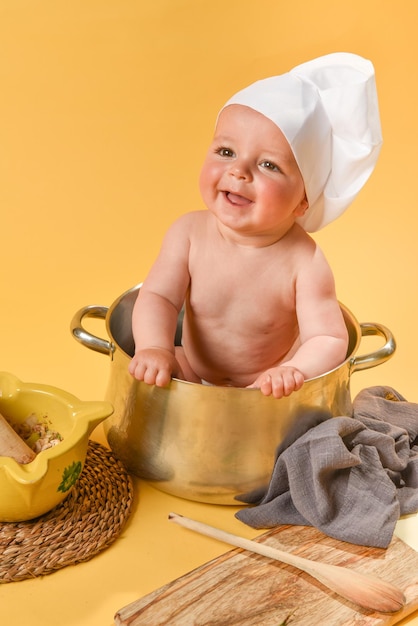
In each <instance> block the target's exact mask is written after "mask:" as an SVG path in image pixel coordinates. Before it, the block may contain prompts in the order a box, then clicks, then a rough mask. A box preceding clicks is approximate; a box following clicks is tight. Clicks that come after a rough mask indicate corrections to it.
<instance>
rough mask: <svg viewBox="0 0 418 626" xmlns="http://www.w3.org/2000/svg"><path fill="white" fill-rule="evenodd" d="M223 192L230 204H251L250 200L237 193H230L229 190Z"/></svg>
mask: <svg viewBox="0 0 418 626" xmlns="http://www.w3.org/2000/svg"><path fill="white" fill-rule="evenodd" d="M224 193H225V196H226V198H227V199H228V201H229V202H230V203H231V204H235V205H236V206H248V205H249V204H251V200H249V199H248V198H245V197H244V196H240V195H239V194H237V193H232V192H231V191H225V192H224Z"/></svg>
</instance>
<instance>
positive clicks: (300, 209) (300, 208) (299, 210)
mask: <svg viewBox="0 0 418 626" xmlns="http://www.w3.org/2000/svg"><path fill="white" fill-rule="evenodd" d="M308 209H309V202H308V198H307V197H306V194H305V197H304V198H303V200H301V201H300V203H299V204H298V205H297V207H296V209H295V215H296V217H302V215H305V213H306V211H307V210H308Z"/></svg>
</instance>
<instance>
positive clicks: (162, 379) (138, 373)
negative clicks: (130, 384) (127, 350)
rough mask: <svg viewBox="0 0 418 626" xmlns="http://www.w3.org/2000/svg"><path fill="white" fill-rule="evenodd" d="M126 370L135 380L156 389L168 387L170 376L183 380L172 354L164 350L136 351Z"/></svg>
mask: <svg viewBox="0 0 418 626" xmlns="http://www.w3.org/2000/svg"><path fill="white" fill-rule="evenodd" d="M128 370H129V373H130V374H132V376H134V377H135V378H136V379H137V380H143V381H144V383H147V385H157V387H165V386H166V385H168V383H169V382H170V380H171V377H172V376H176V377H178V378H183V372H182V371H181V368H180V366H179V364H178V362H177V359H176V358H175V356H174V354H173V353H172V352H170V350H165V349H164V348H145V349H144V350H138V352H136V353H135V356H134V357H133V359H132V361H131V362H130V364H129V367H128Z"/></svg>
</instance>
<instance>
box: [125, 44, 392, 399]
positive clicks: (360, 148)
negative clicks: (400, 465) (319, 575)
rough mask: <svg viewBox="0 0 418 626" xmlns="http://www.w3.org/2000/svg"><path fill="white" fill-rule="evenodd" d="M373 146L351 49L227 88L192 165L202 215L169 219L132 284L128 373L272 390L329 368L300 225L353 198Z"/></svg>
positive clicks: (334, 352)
mask: <svg viewBox="0 0 418 626" xmlns="http://www.w3.org/2000/svg"><path fill="white" fill-rule="evenodd" d="M380 145H381V134H380V121H379V112H378V104H377V96H376V89H375V82H374V70H373V66H372V64H371V63H370V62H369V61H367V60H365V59H363V58H361V57H358V56H356V55H353V54H347V53H337V54H330V55H327V56H325V57H320V58H318V59H315V60H313V61H311V62H308V63H305V64H302V65H300V66H298V67H296V68H294V69H293V70H291V71H290V72H288V73H287V74H284V75H281V76H276V77H273V78H267V79H265V80H261V81H258V82H256V83H255V84H253V85H250V87H247V88H246V89H244V90H243V91H241V92H239V93H238V94H236V95H235V96H233V97H232V98H231V99H230V100H229V101H228V102H227V103H226V105H225V106H224V107H223V109H222V110H221V112H220V114H219V116H218V119H217V124H216V129H215V134H214V138H213V141H212V144H211V146H210V147H209V151H208V153H207V156H206V159H205V161H204V164H203V168H202V171H201V176H200V190H201V195H202V198H203V200H204V202H205V205H206V207H207V210H203V211H202V210H200V211H195V212H192V213H188V214H185V215H183V216H182V217H180V219H178V220H177V221H176V222H175V223H174V224H173V225H172V226H171V228H170V229H169V230H168V232H167V234H166V236H165V238H164V241H163V245H162V248H161V251H160V253H159V256H158V258H157V260H156V262H155V264H154V265H153V267H152V269H151V271H150V273H149V275H148V277H147V278H146V280H145V282H144V284H143V285H142V287H141V289H140V291H139V295H138V299H137V301H136V303H135V307H134V311H133V336H134V341H135V355H134V357H133V359H132V361H131V363H130V365H129V371H130V373H131V374H132V375H133V376H134V377H135V378H137V379H138V380H143V381H144V382H145V383H148V384H155V385H157V386H165V385H167V384H168V383H169V381H170V379H171V377H172V376H174V377H177V378H180V379H184V380H187V381H191V382H199V383H200V382H207V383H210V384H212V385H222V386H224V385H230V386H234V387H256V388H259V389H260V390H261V392H262V393H263V394H264V395H273V396H274V397H275V398H281V397H283V396H288V395H289V394H291V393H292V392H293V391H295V390H298V389H300V388H301V386H302V385H303V383H304V381H305V380H306V379H309V378H313V377H315V376H319V375H321V374H324V373H325V372H327V371H329V370H331V369H333V368H335V367H337V366H338V365H340V364H341V363H342V362H343V361H344V359H345V358H346V353H347V343H348V338H347V330H346V326H345V324H344V320H343V317H342V314H341V310H340V307H339V305H338V301H337V297H336V292H335V286H334V279H333V275H332V272H331V270H330V267H329V265H328V263H327V261H326V259H325V257H324V255H323V254H322V252H321V250H320V249H319V247H318V246H317V244H316V243H315V241H314V240H313V239H312V238H311V236H310V235H308V234H307V231H308V232H313V231H316V230H318V229H320V228H322V227H323V226H325V225H326V224H328V223H329V222H330V221H332V220H333V219H335V218H336V217H338V216H339V215H340V214H341V213H342V212H343V211H344V210H345V209H346V208H347V206H348V205H349V204H350V203H351V202H352V201H353V199H354V198H355V196H356V194H357V193H358V191H359V190H360V189H361V187H362V186H363V185H364V183H365V182H366V180H367V179H368V177H369V176H370V174H371V172H372V170H373V168H374V165H375V162H376V160H377V157H378V154H379V150H380ZM183 306H184V322H183V332H182V346H178V347H175V346H174V335H175V330H176V324H177V319H178V315H179V312H180V310H181V309H182V307H183Z"/></svg>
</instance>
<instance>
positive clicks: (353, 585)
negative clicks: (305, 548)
mask: <svg viewBox="0 0 418 626" xmlns="http://www.w3.org/2000/svg"><path fill="white" fill-rule="evenodd" d="M168 519H169V520H171V521H172V522H175V523H176V524H179V525H180V526H184V527H185V528H189V529H190V530H194V531H196V532H198V533H201V534H203V535H207V536H208V537H213V538H214V539H219V540H220V541H224V542H225V543H229V544H231V545H233V546H236V547H238V548H243V549H244V550H249V551H251V552H255V553H256V554H261V555H263V556H267V557H269V558H270V559H276V560H277V561H281V562H282V563H287V565H292V566H293V567H297V568H298V569H300V570H302V571H303V572H306V573H307V574H310V575H311V576H313V578H316V580H319V582H321V583H322V584H323V585H325V586H326V587H328V588H329V589H331V590H332V591H335V592H336V593H338V594H339V595H340V596H342V597H344V598H346V599H347V600H350V601H351V602H354V603H355V604H357V605H359V606H362V607H363V608H365V609H369V610H372V611H379V612H381V613H395V612H396V611H399V610H400V609H402V607H403V606H404V605H405V602H406V599H405V596H404V594H403V593H402V591H401V590H400V589H398V588H397V587H395V586H393V585H391V584H389V583H387V582H385V581H383V580H381V579H380V578H377V577H375V576H370V575H369V574H362V573H360V572H356V571H354V570H351V569H348V568H346V567H343V566H341V565H330V564H328V563H318V561H311V560H310V559H306V558H304V557H301V556H297V555H295V554H289V553H288V552H284V551H282V550H277V549H276V548H271V547H270V546H267V545H265V544H262V543H257V542H255V541H252V540H250V539H245V538H244V537H239V536H237V535H233V534H231V533H228V532H226V531H224V530H220V529H218V528H214V527H213V526H209V525H207V524H204V523H203V522H197V521H195V520H192V519H190V518H188V517H184V516H183V515H178V514H177V513H170V514H169V516H168Z"/></svg>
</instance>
